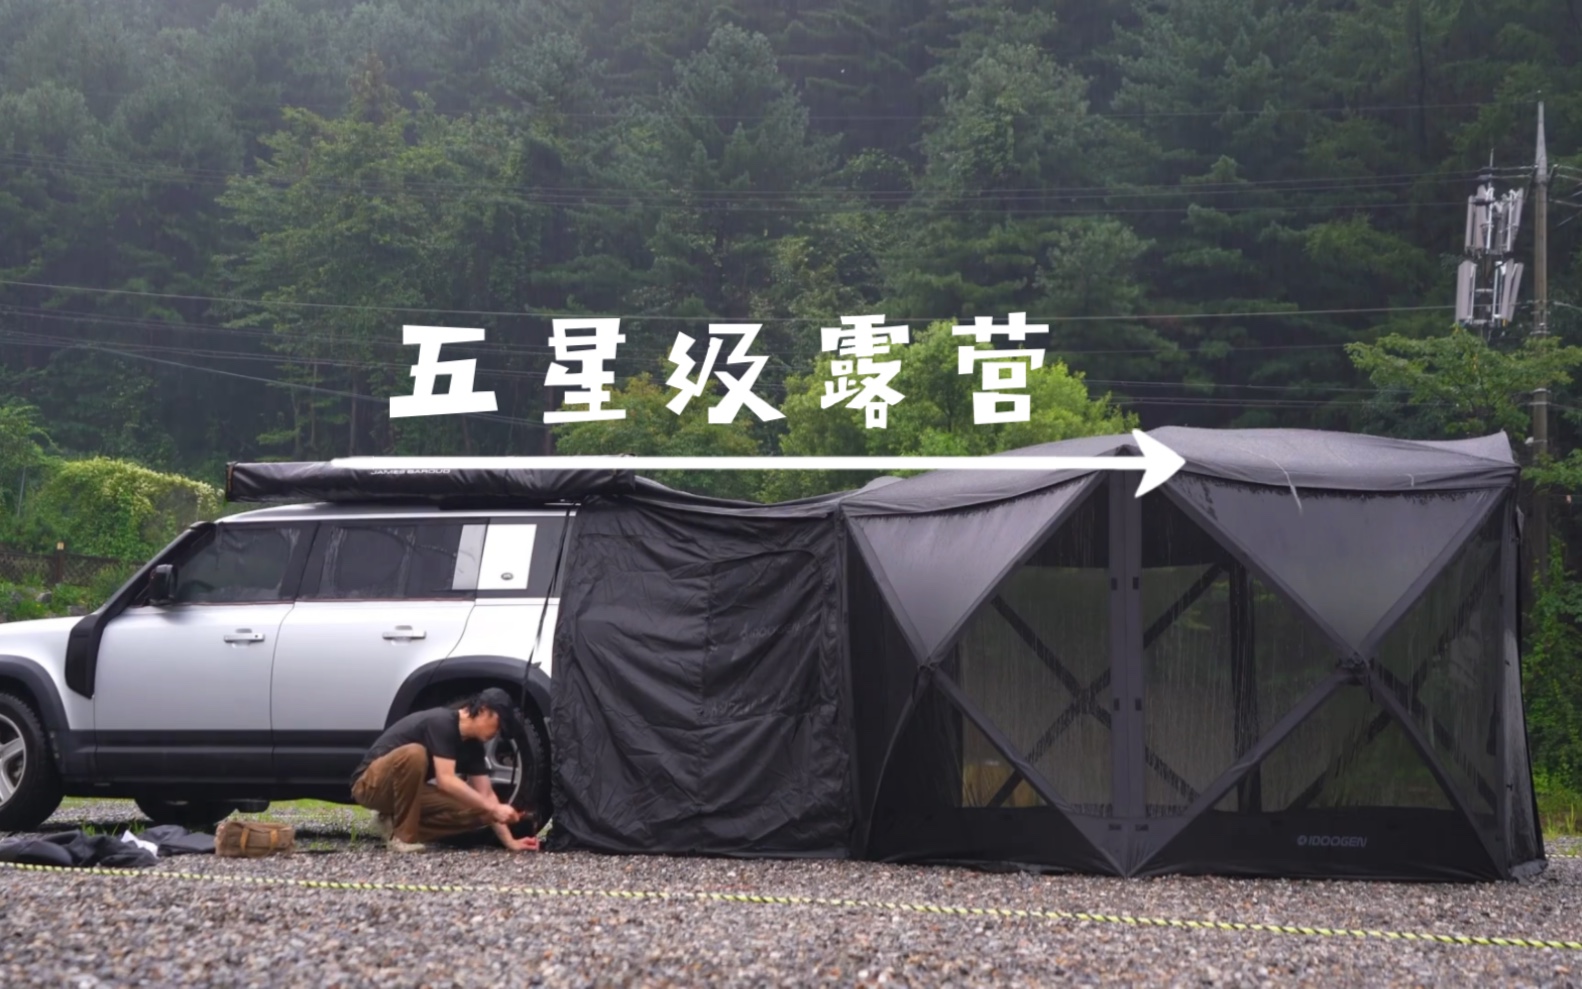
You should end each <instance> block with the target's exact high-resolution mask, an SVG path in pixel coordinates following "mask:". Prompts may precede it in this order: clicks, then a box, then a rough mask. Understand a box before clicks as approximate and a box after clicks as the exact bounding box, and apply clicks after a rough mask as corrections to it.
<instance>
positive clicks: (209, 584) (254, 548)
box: [175, 525, 307, 604]
mask: <svg viewBox="0 0 1582 989" xmlns="http://www.w3.org/2000/svg"><path fill="white" fill-rule="evenodd" d="M306 532H307V528H306V527H305V526H262V525H259V526H241V525H222V526H216V527H215V530H214V534H213V535H212V536H211V537H209V538H207V539H205V540H204V541H203V542H201V543H200V544H199V545H198V546H197V547H196V548H195V549H194V550H193V552H192V554H191V555H190V556H188V557H187V558H186V560H185V561H184V562H182V563H180V564H179V565H178V566H177V567H176V588H175V600H176V601H177V602H180V603H184V604H248V603H255V602H262V601H281V600H284V599H285V598H286V593H285V590H284V588H285V583H286V577H287V575H288V573H289V572H290V570H291V561H292V559H293V556H294V554H295V553H296V550H297V547H298V546H299V545H300V544H301V542H302V539H303V537H304V535H305V534H306Z"/></svg>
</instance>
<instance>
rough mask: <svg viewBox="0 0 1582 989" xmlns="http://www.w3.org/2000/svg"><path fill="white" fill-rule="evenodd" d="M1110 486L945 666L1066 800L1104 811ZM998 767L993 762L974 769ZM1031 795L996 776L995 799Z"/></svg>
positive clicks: (1107, 794) (983, 610)
mask: <svg viewBox="0 0 1582 989" xmlns="http://www.w3.org/2000/svg"><path fill="white" fill-rule="evenodd" d="M1106 494H1107V493H1106V491H1105V490H1104V489H1103V488H1100V489H1099V490H1098V491H1097V493H1096V494H1094V495H1091V496H1089V497H1088V498H1087V499H1086V500H1085V501H1084V502H1083V504H1082V505H1081V506H1079V507H1078V508H1077V509H1076V510H1075V511H1073V513H1072V516H1071V517H1070V518H1069V519H1068V520H1067V521H1066V522H1065V523H1064V524H1063V525H1062V526H1061V527H1060V529H1059V530H1058V531H1057V532H1055V533H1053V534H1052V535H1051V536H1050V537H1049V538H1048V539H1047V540H1046V541H1045V542H1044V543H1043V544H1042V545H1041V546H1040V547H1039V549H1038V550H1037V551H1036V552H1035V553H1034V554H1033V556H1032V557H1031V558H1030V559H1029V560H1028V562H1027V563H1026V564H1024V565H1023V566H1020V567H1018V568H1017V569H1016V570H1015V571H1014V572H1013V573H1012V574H1011V575H1010V577H1009V578H1007V579H1006V581H1005V582H1004V583H1003V584H1001V585H1000V587H999V588H998V589H997V590H996V592H995V595H994V596H993V597H991V598H990V599H989V601H988V602H986V603H985V604H984V605H983V606H981V607H980V608H979V609H978V611H977V612H975V613H974V615H973V617H972V619H971V620H970V621H969V623H968V625H967V628H966V630H965V631H964V634H963V636H962V638H961V640H960V642H959V643H958V644H957V646H956V648H955V651H954V652H953V654H952V656H951V657H950V660H949V662H948V663H947V664H946V666H945V668H946V670H947V672H948V673H949V674H950V675H951V676H952V678H953V679H954V680H955V681H956V683H958V684H959V685H960V686H961V688H962V690H963V692H965V693H966V694H967V696H968V697H969V698H971V700H972V702H973V704H974V705H975V706H976V707H977V708H978V709H979V711H981V712H982V714H983V716H984V717H986V718H987V719H988V720H989V721H990V722H992V723H993V724H994V725H995V727H996V728H998V729H999V730H1000V731H1001V732H1003V733H1004V735H1005V736H1006V737H1007V738H1009V739H1010V742H1011V744H1012V745H1013V746H1014V747H1015V748H1016V750H1017V754H1018V755H1019V756H1021V757H1022V758H1024V759H1026V760H1027V761H1028V762H1029V763H1031V764H1032V765H1033V767H1034V768H1035V769H1037V770H1038V771H1039V773H1040V774H1041V775H1043V777H1044V778H1045V779H1046V780H1047V781H1048V782H1049V784H1050V785H1051V786H1052V787H1053V788H1054V789H1055V791H1056V792H1057V793H1058V794H1059V796H1060V797H1061V798H1062V799H1064V800H1066V801H1068V802H1069V803H1071V804H1073V805H1075V806H1076V807H1077V808H1078V809H1079V810H1081V811H1083V812H1085V813H1090V814H1101V815H1102V814H1107V813H1109V810H1110V804H1111V790H1110V780H1111V765H1112V758H1111V736H1110V716H1109V711H1110V697H1111V693H1110V676H1109V674H1110V658H1109V657H1110V641H1109V640H1110V635H1109V612H1108V608H1109V596H1110V587H1109V570H1108V567H1109V559H1108V557H1109V534H1108V526H1107V525H1106V519H1105V516H1106V515H1107V514H1108V498H1107V496H1106ZM985 744H987V743H985ZM985 758H987V759H990V760H991V761H992V760H996V759H998V756H996V755H993V754H987V755H986V756H985ZM1003 768H1004V769H1005V771H1007V772H1008V771H1009V769H1008V767H1003ZM1000 771H1001V768H1000V764H999V763H996V764H995V766H994V767H990V766H987V765H985V766H983V767H980V768H972V769H969V774H976V776H974V777H973V778H974V779H976V778H979V777H981V778H983V779H987V778H989V777H990V776H992V774H994V773H997V772H1000ZM969 783H971V779H969ZM1031 794H1032V790H1031V788H1030V787H1028V786H1027V785H1026V784H1025V783H1022V784H1021V786H1019V787H1018V788H1017V789H1016V790H1015V791H1005V792H1001V791H1000V789H999V785H998V784H996V787H995V788H993V789H991V798H990V799H991V801H992V800H994V799H995V798H996V797H997V798H998V799H999V800H1002V801H1003V803H996V804H994V805H995V806H1033V805H1034V804H1033V803H1031V802H1029V798H1030V796H1031Z"/></svg>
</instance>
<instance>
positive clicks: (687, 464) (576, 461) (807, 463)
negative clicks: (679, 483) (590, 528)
mask: <svg viewBox="0 0 1582 989" xmlns="http://www.w3.org/2000/svg"><path fill="white" fill-rule="evenodd" d="M1132 437H1133V439H1135V440H1136V441H1137V449H1138V450H1139V451H1140V452H1141V454H1142V456H1140V457H1114V456H1102V457H1060V456H1004V455H999V454H995V455H990V456H983V457H628V456H608V455H599V454H584V455H575V456H569V457H343V458H341V459H338V460H333V461H331V466H334V467H340V468H345V469H349V470H370V471H389V472H411V473H431V472H436V471H438V472H443V471H449V470H599V469H606V470H631V471H645V470H840V471H846V470H880V471H891V470H923V471H927V470H972V471H982V470H995V471H1035V472H1050V471H1096V470H1140V471H1142V472H1143V479H1142V483H1141V484H1140V485H1139V486H1138V488H1137V497H1139V498H1141V497H1142V496H1143V495H1145V494H1147V493H1148V492H1150V491H1152V490H1154V489H1155V488H1157V487H1159V486H1160V485H1161V484H1164V483H1165V482H1166V481H1168V480H1170V478H1171V477H1173V476H1175V473H1176V472H1177V471H1179V470H1180V469H1181V468H1182V467H1183V466H1185V465H1186V460H1185V459H1183V458H1182V457H1181V456H1180V455H1179V454H1177V453H1176V452H1175V451H1174V450H1172V449H1170V448H1169V447H1167V446H1165V445H1164V444H1163V443H1161V442H1159V441H1158V440H1156V439H1154V438H1153V437H1151V436H1149V435H1148V434H1147V433H1145V432H1143V431H1142V430H1140V429H1134V430H1132Z"/></svg>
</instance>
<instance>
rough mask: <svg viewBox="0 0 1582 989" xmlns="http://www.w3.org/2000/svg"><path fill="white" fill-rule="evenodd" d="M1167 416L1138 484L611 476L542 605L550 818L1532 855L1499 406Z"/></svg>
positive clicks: (1238, 853) (1345, 864)
mask: <svg viewBox="0 0 1582 989" xmlns="http://www.w3.org/2000/svg"><path fill="white" fill-rule="evenodd" d="M1151 435H1152V436H1154V437H1155V438H1157V439H1159V440H1160V441H1161V442H1163V443H1165V444H1166V445H1167V446H1169V447H1170V448H1171V449H1173V450H1175V451H1176V452H1177V453H1178V454H1180V455H1181V456H1183V457H1184V458H1185V459H1186V466H1185V467H1184V468H1183V470H1182V471H1181V472H1180V473H1179V474H1177V475H1176V476H1175V477H1174V478H1172V479H1171V481H1170V482H1168V483H1167V484H1166V485H1165V486H1164V487H1162V488H1160V489H1157V490H1155V491H1151V492H1149V493H1148V494H1147V495H1145V496H1143V497H1142V498H1137V497H1135V492H1136V490H1137V483H1138V472H1137V471H1130V470H1127V471H1121V470H1117V471H1103V472H1096V471H1090V472H1081V473H1078V472H1072V471H1063V472H1045V471H1026V472H1022V471H1016V472H989V471H984V472H959V473H957V472H937V473H933V474H926V475H921V476H918V477H912V478H907V479H904V480H893V479H892V480H888V481H887V482H884V483H876V484H874V485H870V486H869V487H868V488H865V489H863V490H862V491H856V492H847V493H843V494H840V495H835V496H831V497H829V498H826V499H815V500H813V501H810V502H804V503H797V504H791V505H781V506H749V505H735V504H730V503H723V502H717V501H707V500H704V499H692V498H690V497H689V496H685V495H681V494H678V493H675V492H664V491H662V490H659V489H657V488H654V487H652V486H649V487H645V488H644V489H643V491H642V493H641V494H639V495H623V494H619V493H617V494H612V495H609V496H605V497H600V498H597V499H595V500H593V501H592V502H590V503H589V506H588V507H587V508H585V510H584V513H583V515H582V516H581V517H580V518H579V522H578V526H577V530H578V531H577V535H576V536H575V538H574V540H573V543H572V547H571V549H570V551H569V560H570V561H571V562H570V563H569V566H570V567H571V573H570V579H569V580H568V586H567V590H566V593H565V596H564V597H563V599H562V610H561V617H560V627H559V630H558V634H557V640H556V643H557V645H556V656H557V659H556V678H557V680H562V679H563V680H564V682H563V683H562V685H561V687H560V690H559V696H558V697H557V701H556V710H555V718H554V722H555V723H554V738H555V743H556V750H557V756H556V758H557V760H559V762H560V768H559V769H558V770H557V786H558V788H559V792H561V794H562V796H561V803H560V807H561V808H562V809H561V811H560V812H559V815H558V818H559V819H558V821H557V830H561V829H564V830H565V831H566V832H567V834H568V835H569V837H570V839H571V840H572V841H574V842H577V843H580V844H584V845H587V846H590V847H602V848H608V849H612V850H625V851H679V852H699V853H727V854H744V855H755V854H762V855H784V854H844V855H852V856H859V857H866V858H873V859H881V860H893V861H917V862H946V861H950V862H977V863H985V864H987V863H996V864H1008V865H1013V866H1020V867H1029V868H1035V869H1044V870H1070V871H1079V872H1089V873H1106V874H1114V875H1127V876H1130V875H1155V874H1162V873H1180V872H1187V873H1191V872H1209V873H1219V874H1242V875H1271V876H1293V877H1296V876H1311V877H1355V878H1389V879H1420V880H1429V879H1449V880H1487V879H1497V878H1510V877H1512V876H1517V875H1522V874H1526V873H1528V872H1531V871H1534V870H1536V869H1539V868H1542V865H1543V845H1542V840H1541V837H1540V835H1539V832H1538V827H1537V808H1536V805H1535V803H1534V800H1533V793H1532V786H1531V770H1530V766H1529V761H1528V754H1527V748H1526V729H1525V722H1524V716H1523V711H1522V704H1521V696H1520V657H1519V655H1518V654H1517V642H1516V604H1515V595H1516V586H1517V581H1516V575H1517V573H1518V566H1519V562H1518V559H1517V550H1518V539H1517V528H1518V525H1517V523H1518V517H1517V509H1516V502H1515V485H1516V474H1517V469H1516V466H1515V464H1514V461H1513V460H1512V458H1511V455H1510V448H1509V442H1508V440H1507V439H1506V438H1505V437H1504V436H1503V435H1497V436H1493V437H1480V438H1474V439H1470V440H1460V441H1452V442H1411V441H1402V440H1391V439H1383V438H1378V437H1368V436H1356V435H1350V434H1337V433H1320V432H1310V431H1293V430H1247V431H1212V430H1190V429H1179V428H1169V429H1161V430H1157V431H1155V432H1153V433H1152V434H1151ZM1136 453H1137V451H1136V449H1135V444H1134V441H1133V440H1132V439H1131V438H1130V437H1124V436H1121V437H1093V438H1086V439H1082V440H1074V441H1069V442H1064V443H1055V444H1045V445H1043V446H1039V447H1034V448H1030V449H1027V450H1019V451H1012V452H1010V453H1008V454H1004V455H1003V456H1018V455H1027V454H1043V455H1049V454H1056V455H1058V454H1070V455H1079V456H1096V455H1113V456H1117V457H1126V456H1134V455H1136ZM776 554H780V555H778V556H777V555H776ZM798 554H800V555H798ZM770 558H773V559H776V560H781V561H783V562H780V563H776V564H773V565H771V564H769V563H765V562H743V561H757V560H768V559H770ZM793 559H794V560H795V562H790V561H792V560H793ZM777 567H778V569H776V568H777ZM814 574H816V575H817V577H816V579H815V577H814V576H813V575H814ZM705 575H706V576H705ZM727 587H728V593H725V592H724V590H725V589H726V588H727ZM815 588H816V589H815ZM765 629H773V630H778V631H776V632H773V633H771V634H770V636H769V637H768V638H767V639H764V638H754V636H755V635H756V634H757V632H758V631H761V630H765ZM793 630H794V631H793ZM776 636H778V638H776ZM771 640H772V641H771ZM721 664H724V665H721ZM732 664H736V665H735V666H733V665H732ZM726 668H732V669H738V668H739V669H740V670H741V671H742V672H741V674H740V675H739V676H737V677H736V678H735V679H733V680H732V681H731V683H732V684H733V687H734V689H737V690H738V691H739V692H738V693H736V694H734V695H733V697H734V698H735V700H734V701H733V702H732V704H733V705H734V706H732V705H726V707H724V708H722V707H721V705H720V704H719V703H717V702H715V701H714V700H712V698H713V697H714V694H713V693H711V691H713V690H714V689H715V688H714V687H713V686H712V685H713V684H714V683H715V682H716V681H715V680H713V679H711V676H713V675H715V673H716V671H720V670H723V669H726ZM814 671H816V672H814ZM815 684H816V686H815ZM754 691H762V692H763V693H762V696H759V697H757V699H756V700H752V697H753V692H754ZM727 709H729V710H730V711H731V712H732V713H731V715H730V718H731V719H735V720H734V721H731V724H730V726H729V727H727V726H726V725H725V723H724V722H722V720H721V715H722V714H723V713H724V712H725V711H726V710H727ZM771 710H772V711H773V713H772V714H767V713H766V712H769V711H771ZM760 717H768V719H769V720H768V721H753V724H754V728H753V731H752V732H748V731H747V729H746V728H745V727H743V726H744V725H746V724H747V722H748V721H749V720H751V719H754V718H760ZM726 720H730V719H726ZM803 733H815V734H817V735H818V736H819V737H818V738H817V739H813V738H811V737H807V735H805V734H803ZM754 801H757V802H758V803H757V805H755V804H754Z"/></svg>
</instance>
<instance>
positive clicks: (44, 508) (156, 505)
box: [28, 457, 222, 560]
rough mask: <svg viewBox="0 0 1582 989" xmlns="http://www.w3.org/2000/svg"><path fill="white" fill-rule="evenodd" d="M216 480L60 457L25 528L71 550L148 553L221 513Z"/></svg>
mask: <svg viewBox="0 0 1582 989" xmlns="http://www.w3.org/2000/svg"><path fill="white" fill-rule="evenodd" d="M221 509H222V504H221V493H220V491H219V489H218V488H215V487H214V486H213V485H209V484H204V483H203V482H201V481H194V480H192V479H191V478H186V477H181V476H179V475H176V474H161V473H159V472H157V471H152V470H149V469H148V468H146V467H141V466H139V465H137V464H134V463H131V462H129V461H125V460H111V459H109V458H106V457H95V458H93V459H91V460H74V461H69V462H67V463H64V464H61V465H60V467H59V468H58V469H57V470H55V471H54V472H53V474H52V475H51V476H50V478H49V480H48V481H46V482H45V484H44V485H43V486H42V487H41V488H39V489H38V490H37V491H36V492H35V494H34V495H33V497H32V499H31V504H30V511H29V519H28V530H29V532H30V533H31V534H32V535H33V538H34V539H35V540H37V541H38V542H40V543H45V544H53V542H54V541H55V540H65V542H66V545H67V548H68V549H69V550H70V551H71V552H73V553H82V554H85V555H88V556H107V557H113V558H115V559H119V560H145V559H147V558H148V557H149V556H151V555H153V554H154V553H156V552H157V551H158V550H159V549H160V548H161V547H163V546H164V545H165V544H166V543H168V542H169V541H170V540H171V539H173V538H175V536H176V534H177V533H179V532H180V531H181V530H182V529H184V528H186V527H187V526H189V525H191V524H192V523H193V522H196V521H199V520H200V519H212V518H215V517H216V516H218V515H219V514H220V512H221Z"/></svg>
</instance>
